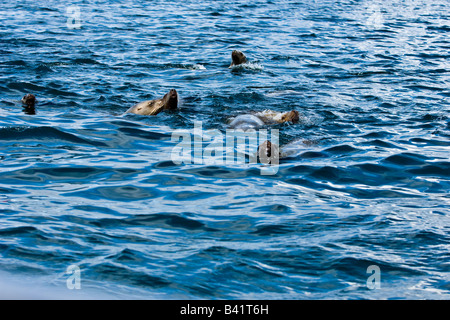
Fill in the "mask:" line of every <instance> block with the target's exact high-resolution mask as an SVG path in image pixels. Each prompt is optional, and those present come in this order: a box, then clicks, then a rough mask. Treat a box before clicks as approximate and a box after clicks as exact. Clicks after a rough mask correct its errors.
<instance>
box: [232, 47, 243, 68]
mask: <svg viewBox="0 0 450 320" xmlns="http://www.w3.org/2000/svg"><path fill="white" fill-rule="evenodd" d="M231 60H232V61H233V62H232V63H231V66H237V65H240V64H243V63H246V62H247V58H246V57H245V54H243V53H242V52H241V51H239V50H233V52H232V53H231Z"/></svg>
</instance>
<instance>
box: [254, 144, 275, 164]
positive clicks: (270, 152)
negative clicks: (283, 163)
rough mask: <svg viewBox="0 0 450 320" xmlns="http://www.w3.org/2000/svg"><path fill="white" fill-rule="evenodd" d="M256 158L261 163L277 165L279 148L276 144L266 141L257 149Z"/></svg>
mask: <svg viewBox="0 0 450 320" xmlns="http://www.w3.org/2000/svg"><path fill="white" fill-rule="evenodd" d="M258 157H259V161H260V162H261V163H264V164H269V163H270V164H278V162H279V159H280V148H279V147H278V146H277V145H276V144H274V143H272V142H270V141H269V140H266V141H264V142H263V143H262V144H261V145H260V146H259V147H258Z"/></svg>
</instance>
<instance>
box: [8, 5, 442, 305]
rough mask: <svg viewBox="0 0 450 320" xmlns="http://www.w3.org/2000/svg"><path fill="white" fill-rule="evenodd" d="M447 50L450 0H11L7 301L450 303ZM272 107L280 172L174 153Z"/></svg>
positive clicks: (9, 8)
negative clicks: (189, 135)
mask: <svg viewBox="0 0 450 320" xmlns="http://www.w3.org/2000/svg"><path fill="white" fill-rule="evenodd" d="M235 49H238V50H241V51H243V52H244V53H245V54H246V55H247V57H248V60H249V62H248V63H247V64H246V65H244V66H240V67H235V68H231V69H230V68H229V66H230V63H231V51H232V50H235ZM449 52H450V6H449V3H448V0H431V1H429V0H414V1H413V0H403V1H400V0H388V1H372V0H370V1H369V0H361V1H351V0H344V1H333V0H310V1H281V0H279V1H278V0H273V1H269V0H261V1H256V0H249V1H243V0H242V1H239V0H238V1H211V0H208V1H190V0H187V1H171V0H164V1H136V0H125V1H54V0H46V1H42V0H34V1H12V0H3V1H2V2H1V7H0V161H1V166H0V272H1V275H2V276H1V277H0V280H1V279H3V282H6V283H8V285H4V286H3V287H1V285H0V291H1V293H0V297H2V298H5V297H9V295H10V294H11V292H12V291H9V290H10V289H11V288H14V290H18V291H17V292H19V293H18V295H19V297H20V296H21V295H20V294H21V293H20V292H27V294H31V297H33V298H39V297H56V298H64V297H69V298H71V297H74V296H75V297H82V298H83V297H87V298H101V297H112V298H117V299H127V298H138V299H449V298H450V273H449V271H450V210H449V205H450V195H449V190H450V161H449V155H450V140H449V138H450V120H449V111H450V104H449V97H450V89H449V88H450V86H449V84H450V54H449ZM171 88H175V89H176V90H177V91H178V94H179V96H180V104H179V107H180V108H179V110H178V111H175V112H163V113H161V114H159V115H157V116H154V117H152V116H147V117H145V116H138V115H130V114H128V115H123V113H124V112H125V111H126V110H127V109H128V108H129V107H131V106H132V105H134V104H135V103H137V102H139V101H143V100H148V99H155V98H160V97H162V96H163V95H164V94H165V93H166V92H168V91H169V90H170V89H171ZM27 93H33V94H35V95H36V97H37V100H38V103H37V106H36V114H34V115H33V114H29V112H26V110H23V109H22V106H21V103H20V99H21V98H22V96H24V95H25V94H27ZM266 109H271V110H275V111H289V110H292V109H296V110H298V111H299V112H300V114H301V118H300V122H299V123H298V124H280V125H275V126H274V127H272V128H265V129H268V130H270V129H278V130H279V132H280V136H279V142H280V145H281V146H282V148H284V149H285V150H288V151H289V152H290V156H289V157H287V158H285V159H282V160H281V161H280V165H279V167H277V170H276V172H275V173H274V174H266V175H265V174H262V170H261V169H262V167H261V165H260V164H252V163H236V164H227V163H222V164H221V163H212V164H211V163H207V162H201V163H186V162H182V163H177V162H174V161H172V160H173V159H172V157H171V155H172V151H173V150H174V148H175V147H176V145H177V143H178V141H174V140H173V133H174V132H177V131H176V130H179V129H182V130H187V131H188V132H193V130H194V126H195V125H196V124H198V123H201V125H202V129H203V130H204V131H208V130H216V131H215V132H219V133H223V134H225V131H226V129H227V123H228V122H229V120H230V119H231V118H233V117H234V116H237V115H240V114H245V113H248V112H259V111H263V110H266ZM24 111H25V112H24ZM232 148H238V147H232ZM233 150H234V149H233ZM233 150H231V151H233ZM201 151H202V150H201V149H200V152H201ZM228 151H229V150H228ZM70 266H76V267H78V268H79V270H81V276H80V279H79V280H80V281H81V289H80V290H77V289H73V290H70V289H69V288H68V286H67V284H68V280H70V274H68V273H66V270H67V268H68V267H70ZM373 266H375V270H378V271H379V272H375V273H373V274H372V273H371V271H370V270H373ZM368 270H369V272H368ZM1 282H2V281H0V283H1ZM11 283H12V284H11ZM41 287H42V288H46V291H45V292H46V294H47V295H45V296H43V295H42V292H43V291H42V290H40V289H39V288H41ZM30 288H31V289H34V290H35V291H32V290H31V291H30V290H29V289H30ZM37 288H38V289H37Z"/></svg>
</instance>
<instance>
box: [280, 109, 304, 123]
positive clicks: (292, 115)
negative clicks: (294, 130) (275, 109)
mask: <svg viewBox="0 0 450 320" xmlns="http://www.w3.org/2000/svg"><path fill="white" fill-rule="evenodd" d="M299 120H300V116H299V114H298V111H296V110H292V111H289V112H286V113H285V114H284V115H283V116H282V117H281V121H282V122H287V121H290V122H292V123H297V122H298V121H299Z"/></svg>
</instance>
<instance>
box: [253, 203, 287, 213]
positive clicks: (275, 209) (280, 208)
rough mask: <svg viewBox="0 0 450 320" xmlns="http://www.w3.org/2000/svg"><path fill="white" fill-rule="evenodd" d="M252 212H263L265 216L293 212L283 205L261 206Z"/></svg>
mask: <svg viewBox="0 0 450 320" xmlns="http://www.w3.org/2000/svg"><path fill="white" fill-rule="evenodd" d="M252 211H253V212H264V213H267V214H289V213H291V212H293V210H292V209H291V208H290V207H288V206H286V205H283V204H274V205H268V206H261V207H258V208H255V209H253V210H252Z"/></svg>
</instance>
